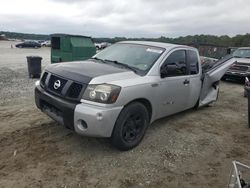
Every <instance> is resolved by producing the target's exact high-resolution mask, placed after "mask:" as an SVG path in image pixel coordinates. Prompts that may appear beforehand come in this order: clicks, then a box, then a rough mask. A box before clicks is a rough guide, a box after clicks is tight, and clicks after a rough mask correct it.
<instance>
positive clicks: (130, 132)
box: [111, 102, 149, 151]
mask: <svg viewBox="0 0 250 188" xmlns="http://www.w3.org/2000/svg"><path fill="white" fill-rule="evenodd" d="M148 124H149V114H148V111H147V108H146V107H145V106H144V105H143V104H141V103H139V102H134V103H131V104H129V105H128V106H126V107H125V108H124V109H123V110H122V111H121V113H120V115H119V117H118V119H117V120H116V123H115V127H114V130H113V133H112V137H111V143H112V145H113V146H115V147H116V148H118V149H119V150H123V151H126V150H129V149H132V148H133V147H135V146H137V145H138V144H139V143H140V142H141V140H142V138H143V136H144V134H145V131H146V129H147V127H148Z"/></svg>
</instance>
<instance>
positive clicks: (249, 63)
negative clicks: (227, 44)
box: [222, 47, 250, 81]
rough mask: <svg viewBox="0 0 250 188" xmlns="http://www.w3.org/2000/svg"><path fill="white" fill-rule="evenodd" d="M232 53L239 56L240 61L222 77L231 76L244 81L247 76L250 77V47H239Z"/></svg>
mask: <svg viewBox="0 0 250 188" xmlns="http://www.w3.org/2000/svg"><path fill="white" fill-rule="evenodd" d="M232 55H233V56H234V57H236V58H239V61H237V63H234V64H233V65H232V66H231V67H230V68H229V69H228V71H227V72H226V74H225V75H224V76H223V78H222V79H224V80H225V79H228V78H230V79H238V80H242V81H243V80H244V79H245V77H248V78H250V47H245V48H238V49H237V50H235V51H234V52H233V54H232Z"/></svg>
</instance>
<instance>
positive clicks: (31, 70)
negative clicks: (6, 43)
mask: <svg viewBox="0 0 250 188" xmlns="http://www.w3.org/2000/svg"><path fill="white" fill-rule="evenodd" d="M26 58H27V64H28V74H29V78H40V75H41V63H42V58H41V57H39V56H27V57H26Z"/></svg>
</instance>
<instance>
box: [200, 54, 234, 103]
mask: <svg viewBox="0 0 250 188" xmlns="http://www.w3.org/2000/svg"><path fill="white" fill-rule="evenodd" d="M236 61H237V59H235V58H233V57H232V56H228V57H225V58H223V59H221V60H219V61H217V62H216V63H215V64H214V65H213V66H212V67H211V68H210V69H208V70H207V71H205V72H203V76H202V81H203V83H202V88H201V93H200V101H199V107H200V106H204V105H206V104H209V103H211V102H214V101H216V100H217V97H218V92H219V81H220V79H221V78H222V76H223V75H224V74H225V73H226V71H227V69H228V68H229V67H230V66H231V65H232V64H233V63H235V62H236Z"/></svg>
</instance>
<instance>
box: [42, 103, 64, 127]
mask: <svg viewBox="0 0 250 188" xmlns="http://www.w3.org/2000/svg"><path fill="white" fill-rule="evenodd" d="M41 104H42V111H43V112H44V113H46V114H47V115H48V116H49V117H51V118H52V119H54V120H55V121H57V122H59V123H60V124H62V125H63V124H64V123H63V116H62V111H60V110H59V109H58V108H56V107H55V106H53V105H51V104H48V103H47V102H45V101H41Z"/></svg>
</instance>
